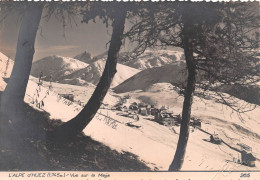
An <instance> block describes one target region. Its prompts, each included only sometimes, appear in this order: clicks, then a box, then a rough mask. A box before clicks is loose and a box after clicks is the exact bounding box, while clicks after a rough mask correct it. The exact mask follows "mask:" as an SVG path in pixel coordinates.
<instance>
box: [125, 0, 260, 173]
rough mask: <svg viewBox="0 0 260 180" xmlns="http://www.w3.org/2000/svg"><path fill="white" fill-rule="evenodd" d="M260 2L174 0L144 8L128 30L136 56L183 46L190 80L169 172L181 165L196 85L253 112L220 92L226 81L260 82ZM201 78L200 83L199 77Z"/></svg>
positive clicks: (185, 93) (222, 100)
mask: <svg viewBox="0 0 260 180" xmlns="http://www.w3.org/2000/svg"><path fill="white" fill-rule="evenodd" d="M257 12H258V11H257V4H256V3H232V2H230V3H206V2H201V3H192V2H175V3H164V4H159V3H158V4H154V5H152V6H150V7H145V8H144V10H143V11H142V12H140V13H139V14H138V17H135V16H133V18H134V19H135V20H136V22H135V23H134V25H133V27H132V28H131V29H130V30H129V31H128V32H127V33H126V37H128V38H129V39H130V40H131V41H132V42H137V44H138V45H137V47H136V49H134V55H139V54H141V53H142V52H144V51H145V50H146V49H147V48H148V47H160V46H166V47H168V46H174V47H181V48H183V49H184V55H185V60H186V66H187V72H188V79H187V84H186V87H185V91H184V102H183V110H182V120H181V129H180V136H179V140H178V145H177V149H176V152H175V156H174V159H173V162H172V164H171V165H170V167H169V171H178V170H180V169H181V167H182V164H183V161H184V157H185V151H186V147H187V142H188V138H189V122H190V116H191V106H192V100H193V95H194V92H195V86H197V88H198V89H202V90H204V91H207V90H211V91H214V92H215V93H216V94H217V95H218V97H220V98H218V100H219V101H220V102H222V103H224V104H226V105H228V106H229V107H231V108H232V109H233V110H234V111H237V112H239V113H243V112H245V111H249V110H252V108H251V107H249V108H247V109H246V107H245V106H241V105H239V104H235V103H234V99H232V98H231V99H229V98H226V96H223V93H222V92H221V91H219V90H220V89H219V88H220V87H221V85H222V84H243V85H249V84H255V83H256V82H257V81H259V58H257V48H258V44H259V32H257V28H259V13H257ZM197 79H200V81H197Z"/></svg>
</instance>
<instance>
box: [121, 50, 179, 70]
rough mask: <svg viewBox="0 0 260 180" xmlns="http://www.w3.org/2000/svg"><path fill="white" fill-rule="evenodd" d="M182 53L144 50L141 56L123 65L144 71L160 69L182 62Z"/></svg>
mask: <svg viewBox="0 0 260 180" xmlns="http://www.w3.org/2000/svg"><path fill="white" fill-rule="evenodd" d="M183 60H184V55H183V52H182V51H177V50H146V51H145V52H144V53H143V54H142V55H140V56H139V57H137V58H136V59H133V60H131V61H128V62H125V63H123V64H124V65H127V66H130V67H133V68H136V69H140V70H144V69H148V68H154V67H161V66H164V65H168V64H173V63H175V62H178V61H183Z"/></svg>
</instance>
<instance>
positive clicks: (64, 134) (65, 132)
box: [49, 3, 127, 142]
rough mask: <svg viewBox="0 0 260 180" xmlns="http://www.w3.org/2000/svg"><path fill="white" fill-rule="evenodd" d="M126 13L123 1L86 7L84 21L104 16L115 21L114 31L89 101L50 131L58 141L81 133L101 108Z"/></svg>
mask: <svg viewBox="0 0 260 180" xmlns="http://www.w3.org/2000/svg"><path fill="white" fill-rule="evenodd" d="M83 13H84V12H83ZM126 13H127V11H126V8H125V6H124V5H123V4H122V3H110V4H103V3H102V4H99V3H93V4H92V5H90V6H87V7H86V13H84V17H83V22H88V21H89V20H91V19H95V18H96V16H100V17H102V18H103V20H104V23H108V21H109V19H111V20H112V21H113V22H112V27H113V32H112V36H111V41H110V45H109V50H108V57H107V61H106V65H105V69H104V71H103V74H102V76H101V78H100V81H99V83H98V84H97V87H96V89H95V91H94V93H93V94H92V96H91V97H90V99H89V101H88V103H87V104H86V105H85V106H84V108H83V109H82V110H81V112H80V113H79V114H78V115H77V116H76V117H74V118H73V119H71V120H69V121H68V122H66V123H64V124H62V125H61V126H59V127H57V128H56V129H55V130H54V131H52V132H50V136H49V137H50V138H51V139H54V140H55V141H56V142H64V141H67V140H70V139H71V138H73V137H74V136H75V135H77V134H78V133H80V132H81V131H82V130H83V129H84V128H85V127H86V126H87V125H88V124H89V122H90V121H91V120H92V119H93V117H94V116H95V114H96V112H97V111H98V109H99V108H100V106H101V104H102V102H103V99H104V97H105V96H106V94H107V91H108V89H109V88H110V84H111V82H112V80H113V77H114V75H115V74H116V71H117V70H116V65H117V61H118V56H119V51H120V47H121V45H122V40H123V32H124V25H125V19H126Z"/></svg>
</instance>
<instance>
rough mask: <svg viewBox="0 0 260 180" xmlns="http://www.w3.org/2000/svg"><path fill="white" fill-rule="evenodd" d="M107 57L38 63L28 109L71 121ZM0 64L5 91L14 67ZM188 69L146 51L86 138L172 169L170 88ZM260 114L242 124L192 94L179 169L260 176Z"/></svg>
mask: <svg viewBox="0 0 260 180" xmlns="http://www.w3.org/2000/svg"><path fill="white" fill-rule="evenodd" d="M106 58H107V57H106V54H101V55H99V56H96V57H91V56H90V55H89V54H88V53H87V52H83V53H81V54H79V55H76V56H75V57H74V58H72V57H62V56H58V55H54V56H48V57H45V58H42V59H40V60H37V61H35V62H33V65H32V70H31V75H30V79H29V82H28V85H27V89H26V94H25V98H24V100H25V102H26V103H27V104H29V105H30V106H31V107H32V108H34V109H36V110H38V111H45V112H48V113H49V114H50V119H60V120H61V121H63V122H66V121H68V120H70V119H71V118H73V117H75V116H76V115H77V114H78V113H79V112H80V111H81V110H82V108H83V107H84V105H85V104H86V103H87V102H88V100H89V98H90V96H91V95H92V93H93V91H94V90H95V87H96V85H97V83H98V81H99V79H100V77H101V75H102V72H103V69H104V67H105V61H106ZM0 63H1V64H0V67H1V78H0V85H1V86H0V89H1V91H4V89H5V87H6V84H7V79H8V78H9V77H10V74H11V72H12V67H13V64H14V61H13V60H12V59H10V58H8V57H7V56H5V55H4V54H2V53H0ZM184 69H185V61H184V55H183V51H182V50H181V49H177V50H154V51H152V50H147V51H145V52H144V54H143V55H141V56H140V57H138V59H136V60H135V61H134V62H131V63H121V62H119V64H118V65H117V73H116V75H115V77H114V79H113V82H112V84H111V87H110V89H109V91H108V93H107V95H106V97H105V99H104V101H103V103H102V105H101V107H100V109H99V110H98V112H97V114H96V115H95V117H94V118H93V120H92V121H91V122H90V124H89V125H88V126H87V127H86V128H85V129H84V130H83V132H84V133H85V135H86V136H89V137H91V138H92V139H94V140H96V141H98V142H101V143H103V144H105V145H106V146H108V147H110V148H111V149H113V150H116V151H118V152H130V153H133V154H135V155H137V157H138V159H139V160H140V161H141V162H143V163H145V164H146V165H147V166H148V167H150V168H151V169H154V170H157V171H165V170H167V169H168V167H169V165H170V163H171V161H172V159H173V156H174V152H175V149H176V146H177V142H178V137H179V132H180V121H181V112H182V103H183V96H182V95H180V92H179V91H180V89H179V88H178V87H177V86H174V85H173V84H178V83H180V82H181V81H185V78H186V76H185V72H184ZM234 98H235V97H234ZM238 100H239V99H238ZM239 102H241V103H243V102H244V101H243V100H242V99H240V100H239ZM259 115H260V107H259V106H257V107H256V108H255V109H254V110H253V111H249V112H246V113H244V114H242V117H241V115H239V114H237V113H235V112H233V111H232V109H231V108H229V107H228V106H226V105H223V104H221V103H219V102H216V101H215V100H214V99H211V98H203V97H199V96H196V95H195V97H194V102H193V106H192V113H191V121H190V138H189V142H188V145H187V151H186V156H185V160H184V164H183V168H182V170H184V171H185V170H188V171H194V170H195V171H196V170H203V171H212V170H213V171H214V170H223V171H229V170H235V171H236V170H239V171H240V170H243V171H244V170H246V171H252V170H259V167H260V162H259V161H260V133H259V129H260V122H259V118H260V116H259Z"/></svg>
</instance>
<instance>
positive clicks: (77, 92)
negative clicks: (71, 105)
mask: <svg viewBox="0 0 260 180" xmlns="http://www.w3.org/2000/svg"><path fill="white" fill-rule="evenodd" d="M30 81H33V82H35V83H38V79H37V78H35V77H33V76H30ZM42 82H43V87H45V88H48V87H49V86H50V82H47V81H42ZM51 85H52V89H51V90H52V91H53V92H55V93H57V94H73V96H74V101H75V102H79V101H80V102H81V103H82V104H86V103H87V102H88V100H89V99H90V97H91V95H92V94H93V92H94V90H95V88H96V86H95V85H93V84H92V83H87V84H85V86H76V85H71V84H61V83H54V82H52V83H51ZM118 101H119V97H118V96H117V97H116V95H115V94H114V93H113V92H112V91H111V90H108V92H107V95H106V96H105V99H104V101H103V102H104V103H105V104H108V103H109V104H111V105H115V104H116V103H118Z"/></svg>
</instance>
